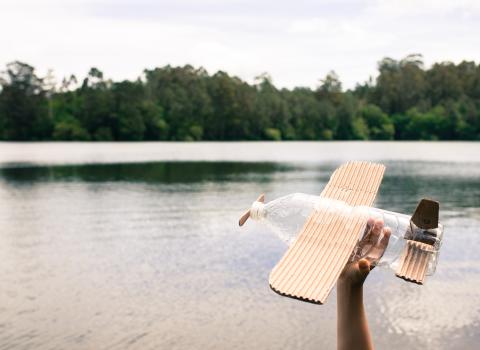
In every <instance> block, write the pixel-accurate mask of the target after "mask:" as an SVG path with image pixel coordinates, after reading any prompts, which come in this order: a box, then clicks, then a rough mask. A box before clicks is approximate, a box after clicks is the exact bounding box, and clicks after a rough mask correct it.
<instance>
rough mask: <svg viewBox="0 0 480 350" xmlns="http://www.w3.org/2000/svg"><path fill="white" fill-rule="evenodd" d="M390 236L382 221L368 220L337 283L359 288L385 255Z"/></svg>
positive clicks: (389, 231)
mask: <svg viewBox="0 0 480 350" xmlns="http://www.w3.org/2000/svg"><path fill="white" fill-rule="evenodd" d="M382 233H383V234H382ZM390 235H391V230H390V228H389V227H385V226H384V223H383V220H381V219H376V220H375V219H373V218H370V219H368V221H367V226H366V227H365V232H364V234H363V237H362V239H361V240H360V242H359V243H358V244H357V246H356V247H355V250H354V252H353V253H352V256H351V257H350V259H349V262H348V263H347V264H346V265H345V267H344V269H343V271H342V273H341V274H340V277H339V279H338V281H339V283H341V284H343V285H348V286H349V287H361V286H362V285H363V282H365V279H366V278H367V276H368V274H369V273H370V270H371V269H373V268H374V267H375V265H376V264H377V263H378V261H379V260H380V258H381V257H382V256H383V253H385V249H386V248H387V245H388V241H389V239H390Z"/></svg>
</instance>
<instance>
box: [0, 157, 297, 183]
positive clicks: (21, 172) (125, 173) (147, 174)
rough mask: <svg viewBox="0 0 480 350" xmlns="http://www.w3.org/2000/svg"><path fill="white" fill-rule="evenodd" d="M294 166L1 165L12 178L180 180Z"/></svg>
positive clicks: (237, 176)
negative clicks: (7, 166) (6, 166)
mask: <svg viewBox="0 0 480 350" xmlns="http://www.w3.org/2000/svg"><path fill="white" fill-rule="evenodd" d="M292 169H293V166H287V165H284V164H279V163H271V162H262V163H252V162H154V163H127V164H86V165H67V166H25V165H22V166H21V167H9V168H0V177H3V178H4V179H6V180H7V181H11V182H37V181H38V182H45V181H50V182H55V181H72V182H75V181H86V182H106V181H126V182H147V183H155V182H161V183H181V182H187V183H188V182H201V181H216V182H217V181H227V180H229V181H248V180H249V178H248V176H249V175H251V174H254V175H255V174H256V175H261V177H260V178H259V177H257V178H256V179H257V180H259V181H261V180H268V175H269V174H272V173H274V172H282V171H288V170H292Z"/></svg>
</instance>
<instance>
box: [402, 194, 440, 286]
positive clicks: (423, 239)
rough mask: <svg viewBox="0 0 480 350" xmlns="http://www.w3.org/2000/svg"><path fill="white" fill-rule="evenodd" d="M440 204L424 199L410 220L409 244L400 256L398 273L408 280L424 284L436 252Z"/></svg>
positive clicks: (407, 234)
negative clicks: (429, 265) (436, 231)
mask: <svg viewBox="0 0 480 350" xmlns="http://www.w3.org/2000/svg"><path fill="white" fill-rule="evenodd" d="M438 214H439V204H438V202H435V201H433V200H430V199H425V198H424V199H422V200H421V201H420V202H419V203H418V205H417V209H415V212H414V213H413V215H412V218H411V220H410V231H408V232H407V233H406V235H405V238H406V239H407V244H405V247H404V249H403V252H402V255H401V257H400V264H399V266H398V269H397V272H396V275H397V276H398V277H400V278H403V279H404V280H406V281H409V282H414V283H418V284H423V282H424V280H425V275H426V273H427V269H428V264H429V262H430V259H431V257H432V253H433V252H434V248H433V244H434V242H435V239H436V233H435V230H434V229H436V228H437V227H438Z"/></svg>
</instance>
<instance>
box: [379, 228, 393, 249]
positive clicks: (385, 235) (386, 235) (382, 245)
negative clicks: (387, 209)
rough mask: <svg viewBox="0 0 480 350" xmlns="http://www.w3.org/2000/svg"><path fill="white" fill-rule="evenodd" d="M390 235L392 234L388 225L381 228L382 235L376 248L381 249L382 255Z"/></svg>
mask: <svg viewBox="0 0 480 350" xmlns="http://www.w3.org/2000/svg"><path fill="white" fill-rule="evenodd" d="M391 235H392V230H391V229H390V227H385V228H384V229H383V237H382V239H381V240H380V241H379V242H378V244H377V246H378V248H379V249H380V250H381V251H382V255H383V252H385V249H387V246H388V241H389V240H390V236H391Z"/></svg>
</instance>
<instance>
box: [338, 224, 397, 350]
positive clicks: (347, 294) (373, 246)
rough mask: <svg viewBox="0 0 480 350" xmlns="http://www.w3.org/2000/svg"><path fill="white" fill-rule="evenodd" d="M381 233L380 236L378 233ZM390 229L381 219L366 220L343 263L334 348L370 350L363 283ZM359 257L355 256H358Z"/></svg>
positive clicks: (341, 349) (385, 241) (378, 255)
mask: <svg viewBox="0 0 480 350" xmlns="http://www.w3.org/2000/svg"><path fill="white" fill-rule="evenodd" d="M382 232H383V236H382V235H381V234H382ZM389 238H390V230H389V229H388V228H385V229H384V227H383V221H381V220H377V221H374V220H369V224H368V225H367V230H366V233H365V235H364V238H363V239H362V241H361V242H360V244H359V250H358V251H357V252H355V255H354V259H353V262H349V263H347V265H346V266H345V268H344V269H343V271H342V273H341V275H340V278H339V279H338V282H337V348H338V350H349V349H358V350H369V349H373V342H372V337H371V335H370V330H369V329H368V321H367V316H366V313H365V308H364V306H363V283H364V282H365V279H366V278H367V276H368V274H369V273H370V269H371V268H373V267H374V266H375V263H376V262H377V261H378V260H379V259H380V258H381V257H382V255H383V252H384V251H385V248H386V247H387V245H388V240H389ZM360 256H361V257H362V258H360V259H358V257H360Z"/></svg>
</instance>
